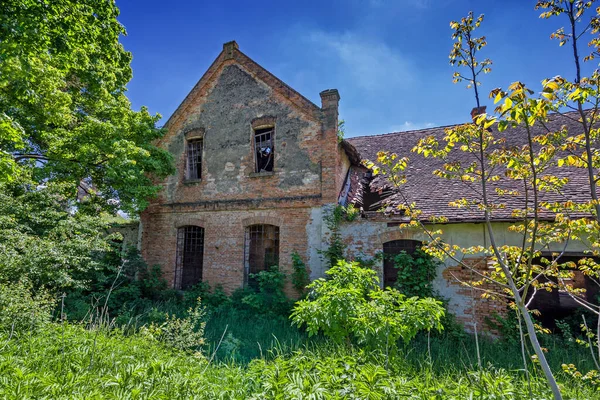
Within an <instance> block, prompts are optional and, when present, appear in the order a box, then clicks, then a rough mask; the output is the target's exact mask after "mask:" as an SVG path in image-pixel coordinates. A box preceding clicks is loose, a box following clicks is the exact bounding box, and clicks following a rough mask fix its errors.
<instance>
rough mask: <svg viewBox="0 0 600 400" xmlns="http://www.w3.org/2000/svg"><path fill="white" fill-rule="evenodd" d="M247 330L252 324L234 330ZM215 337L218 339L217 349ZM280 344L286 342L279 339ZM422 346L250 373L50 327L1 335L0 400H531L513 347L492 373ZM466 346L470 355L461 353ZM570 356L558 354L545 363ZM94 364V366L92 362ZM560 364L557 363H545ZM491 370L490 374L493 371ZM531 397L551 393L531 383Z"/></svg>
mask: <svg viewBox="0 0 600 400" xmlns="http://www.w3.org/2000/svg"><path fill="white" fill-rule="evenodd" d="M239 329H240V330H244V329H245V330H252V329H254V328H253V325H252V322H249V323H248V324H247V325H245V326H240V327H239ZM218 339H219V338H217V339H216V340H217V341H218ZM281 341H282V342H283V341H284V338H281ZM423 344H424V343H423V342H420V343H415V345H413V346H411V347H410V348H406V349H403V350H401V352H400V353H399V354H398V355H397V356H394V357H392V359H391V360H390V363H389V366H388V368H387V369H386V368H385V367H383V366H382V363H381V362H380V360H379V359H378V358H377V356H371V355H369V354H365V353H364V352H360V351H356V350H352V349H348V348H345V347H335V346H332V345H320V346H319V347H318V348H315V350H307V349H304V350H302V351H296V352H289V351H286V350H285V349H283V348H281V347H277V345H275V347H273V348H272V349H271V350H268V349H266V348H265V350H264V351H265V352H264V355H263V356H262V357H261V356H258V358H257V359H256V360H254V361H252V362H250V363H249V364H247V365H243V364H237V363H234V362H231V361H227V362H222V361H217V360H216V359H214V360H212V362H211V363H210V364H209V360H210V357H208V354H207V356H206V357H203V356H199V355H198V354H194V353H190V352H186V351H181V350H177V349H174V348H172V347H170V346H167V345H164V344H163V343H162V342H160V341H157V340H153V339H152V338H149V337H146V336H142V335H123V334H122V333H120V332H119V331H112V332H106V331H100V332H96V331H89V330H86V329H83V328H82V327H80V326H75V325H64V326H62V325H59V324H50V325H47V326H46V327H45V328H44V329H42V330H38V331H37V332H36V333H33V334H25V335H21V336H19V337H17V336H13V337H12V338H11V339H8V337H7V336H6V335H2V336H0V397H2V398H6V399H15V400H16V399H25V398H44V397H45V398H52V399H66V398H69V399H124V398H168V399H189V398H194V399H211V400H212V399H219V398H222V399H266V398H269V399H271V398H281V399H301V398H313V399H397V398H406V399H469V398H474V399H490V400H491V399H504V398H509V399H529V398H530V397H529V393H528V390H527V387H528V383H527V381H526V379H525V378H524V376H523V374H522V373H521V372H520V371H519V370H518V365H515V364H514V360H515V359H518V352H517V351H516V350H515V348H508V347H505V346H502V345H501V344H491V343H489V344H486V345H485V346H484V347H483V355H484V357H485V359H486V360H489V361H490V364H489V365H488V366H487V367H485V368H484V369H483V370H481V371H477V370H475V369H473V366H472V365H471V364H470V363H469V362H468V359H469V358H468V351H471V349H470V344H469V343H468V342H464V343H460V342H440V341H433V342H432V343H431V344H430V354H431V357H429V356H428V355H427V354H428V353H427V347H426V345H423ZM465 346H466V347H465ZM467 347H468V348H469V349H468V350H467ZM557 352H558V356H559V357H567V356H569V357H573V358H578V357H579V355H578V356H577V357H575V354H576V353H574V352H572V351H571V352H569V353H567V352H564V351H563V352H561V349H560V347H559V345H558V344H557V345H555V347H553V348H551V354H557ZM92 358H93V362H92V363H90V360H91V359H92ZM551 361H558V362H560V360H559V359H558V360H551ZM492 362H493V365H492V364H491V363H492ZM557 376H558V378H559V382H560V384H561V387H562V388H563V390H564V394H565V397H567V398H570V399H594V398H597V397H598V394H599V393H598V391H597V389H596V388H595V387H594V385H591V384H587V383H585V382H582V381H580V380H575V379H573V378H571V377H570V376H569V375H568V374H562V373H559V374H558V375H557ZM531 390H532V394H533V396H534V398H548V397H549V396H550V395H551V393H550V392H549V390H548V389H547V386H546V385H545V382H544V380H543V378H541V377H540V376H538V375H537V374H536V375H534V376H533V379H532V382H531Z"/></svg>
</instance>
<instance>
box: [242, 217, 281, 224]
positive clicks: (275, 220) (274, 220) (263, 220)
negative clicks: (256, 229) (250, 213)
mask: <svg viewBox="0 0 600 400" xmlns="http://www.w3.org/2000/svg"><path fill="white" fill-rule="evenodd" d="M250 225H275V226H282V225H283V220H282V219H281V218H280V217H271V216H259V215H257V216H254V217H249V218H244V219H243V220H242V226H244V227H246V226H250Z"/></svg>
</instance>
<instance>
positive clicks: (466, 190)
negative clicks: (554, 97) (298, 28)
mask: <svg viewBox="0 0 600 400" xmlns="http://www.w3.org/2000/svg"><path fill="white" fill-rule="evenodd" d="M577 119H578V115H577V114H575V113H567V114H565V116H561V115H558V114H555V115H552V116H550V120H549V121H548V122H547V123H546V126H547V127H549V128H550V129H551V130H553V131H554V130H558V129H560V128H561V126H563V125H566V126H567V128H568V129H569V132H571V133H572V134H577V133H579V132H580V130H579V129H580V127H579V124H578V123H577V122H576V121H577ZM446 128H448V127H438V128H430V129H422V130H417V131H408V132H396V133H388V134H383V135H373V136H361V137H354V138H349V139H347V140H348V141H349V142H350V143H351V144H352V145H353V146H354V147H355V148H356V149H357V150H358V152H359V153H360V156H361V157H362V159H368V160H372V161H375V160H376V158H377V152H378V151H381V150H385V151H389V152H392V153H396V154H398V155H399V156H400V157H408V158H409V159H410V161H409V163H408V168H407V170H406V171H405V173H406V178H407V183H406V184H405V185H404V186H403V187H402V193H403V194H404V195H406V197H407V200H408V202H415V203H416V205H417V208H419V209H420V210H421V211H422V212H423V218H424V219H426V218H429V217H431V216H444V217H446V218H448V220H449V221H451V222H460V221H481V220H483V218H484V217H483V212H482V211H480V210H477V209H466V208H455V207H451V206H450V205H449V202H451V201H454V200H458V199H460V198H467V199H472V200H477V199H480V197H481V196H480V195H479V193H480V192H481V187H480V183H477V182H475V183H465V182H460V181H457V180H448V179H444V178H440V177H438V176H435V175H434V174H433V172H434V171H435V170H437V169H441V168H442V166H443V164H444V163H445V162H446V161H460V162H461V163H462V165H466V164H467V163H469V162H473V161H475V158H474V157H473V156H472V155H470V154H469V153H465V152H463V151H461V150H459V149H455V150H453V151H452V152H451V153H450V155H449V156H448V159H447V160H440V159H436V158H431V157H429V158H425V157H423V156H422V155H419V154H417V153H415V152H413V151H412V149H413V148H414V147H415V145H416V144H417V143H418V141H419V140H420V139H423V138H426V137H428V136H434V137H436V138H437V139H438V140H439V141H440V143H444V142H443V137H444V131H445V129H446ZM533 131H534V134H542V133H545V132H546V130H545V129H544V128H543V127H542V126H540V125H539V124H536V125H535V126H534V127H533ZM494 133H495V136H496V137H501V136H502V137H505V138H506V145H507V146H522V145H525V144H526V143H527V135H526V132H525V129H524V128H523V127H518V128H509V129H507V130H506V131H505V132H503V133H498V132H497V131H496V132H494ZM545 174H552V175H557V176H560V177H567V178H568V179H569V183H568V184H567V185H566V186H565V187H564V194H565V197H566V198H568V199H570V200H572V201H575V202H584V201H588V200H589V197H590V195H589V184H588V183H587V174H586V171H585V170H584V169H576V168H570V167H560V168H559V167H553V168H551V169H550V170H549V171H547V172H546V173H545ZM498 175H502V173H501V172H500V171H498ZM493 185H494V186H492V188H490V190H489V192H491V195H490V198H491V201H492V202H493V203H495V204H500V203H502V204H505V205H506V208H505V209H503V210H494V211H493V214H492V217H493V219H495V220H512V219H513V218H512V216H511V211H512V210H513V209H515V208H523V205H524V201H525V200H524V197H516V196H502V197H501V196H499V195H497V194H496V193H495V190H494V189H495V188H497V187H500V188H503V189H513V190H515V189H517V190H519V189H521V188H522V186H521V187H519V186H518V182H517V181H515V180H509V179H508V178H503V179H501V180H500V181H499V182H497V183H494V184H493ZM389 186H390V185H389V183H388V182H387V180H386V179H385V177H383V176H379V177H376V178H375V179H373V180H372V181H371V183H370V188H371V191H378V190H381V189H384V188H389ZM565 197H562V196H560V195H558V194H557V193H549V192H546V193H542V194H541V200H543V201H551V202H554V201H563V202H564V201H565V200H566V199H565ZM403 203H404V202H403V200H402V197H401V196H400V195H399V194H398V193H395V194H393V195H392V196H390V197H388V198H387V199H386V201H385V204H386V209H385V211H386V213H388V214H392V215H396V216H397V215H399V213H400V212H399V211H398V210H397V205H398V204H403ZM579 216H580V215H579ZM544 217H546V218H552V215H551V214H546V215H544Z"/></svg>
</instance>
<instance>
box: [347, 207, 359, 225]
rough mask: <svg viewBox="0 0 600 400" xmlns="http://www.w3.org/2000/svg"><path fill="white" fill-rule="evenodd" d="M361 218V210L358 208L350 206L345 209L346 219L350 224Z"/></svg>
mask: <svg viewBox="0 0 600 400" xmlns="http://www.w3.org/2000/svg"><path fill="white" fill-rule="evenodd" d="M359 216H360V208H357V207H356V206H355V205H354V204H348V205H347V206H346V207H344V218H345V219H346V221H348V222H352V221H354V220H355V219H356V218H358V217H359Z"/></svg>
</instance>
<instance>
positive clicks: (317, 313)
mask: <svg viewBox="0 0 600 400" xmlns="http://www.w3.org/2000/svg"><path fill="white" fill-rule="evenodd" d="M326 274H327V275H328V279H327V280H326V279H318V280H316V281H314V282H313V283H312V284H310V285H309V286H308V288H309V289H310V290H311V292H310V293H309V296H308V298H307V299H306V300H300V301H298V302H297V303H296V306H295V307H294V310H293V312H292V315H291V318H292V321H293V322H294V324H296V325H298V326H303V325H306V328H307V331H308V333H309V335H311V336H312V335H314V334H316V333H317V332H319V331H322V332H323V333H324V334H325V335H326V336H328V337H329V338H331V339H332V340H334V341H335V342H338V343H342V342H344V341H345V342H347V343H350V342H351V340H352V339H355V340H357V341H358V342H359V343H363V344H366V345H367V346H369V347H372V348H383V347H384V346H385V347H387V346H390V347H395V346H396V342H397V340H398V339H400V338H402V339H403V340H404V341H406V342H408V341H410V340H411V339H412V338H413V337H414V336H415V335H416V334H417V332H418V331H420V330H431V329H438V330H441V329H442V326H441V324H440V319H441V318H442V317H443V316H444V308H443V307H442V305H441V303H440V302H439V301H437V300H435V299H431V298H424V299H419V298H416V297H413V298H406V296H404V295H402V294H401V293H399V292H398V291H397V290H395V289H391V288H387V289H386V290H381V289H380V288H379V285H378V279H377V276H376V272H375V271H373V270H371V269H367V268H362V267H360V265H359V264H358V263H356V262H353V263H349V262H345V261H340V262H338V264H337V265H336V266H335V267H333V268H331V269H329V270H328V271H327V272H326Z"/></svg>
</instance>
